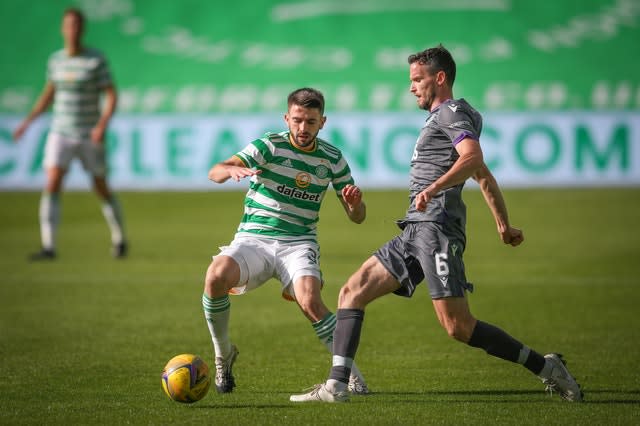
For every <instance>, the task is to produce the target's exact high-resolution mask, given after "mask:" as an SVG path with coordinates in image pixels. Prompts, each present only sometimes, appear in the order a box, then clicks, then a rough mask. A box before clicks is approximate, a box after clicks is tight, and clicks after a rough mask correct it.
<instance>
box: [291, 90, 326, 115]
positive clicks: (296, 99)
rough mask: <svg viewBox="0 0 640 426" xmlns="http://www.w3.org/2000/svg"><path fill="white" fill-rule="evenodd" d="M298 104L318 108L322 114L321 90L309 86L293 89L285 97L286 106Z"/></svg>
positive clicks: (322, 98) (322, 100)
mask: <svg viewBox="0 0 640 426" xmlns="http://www.w3.org/2000/svg"><path fill="white" fill-rule="evenodd" d="M292 105H298V106H301V107H304V108H316V109H319V110H320V115H322V114H324V96H323V95H322V92H320V91H319V90H316V89H312V88H310V87H303V88H301V89H297V90H294V91H293V92H291V93H290V94H289V97H288V98H287V106H288V107H289V108H291V106H292Z"/></svg>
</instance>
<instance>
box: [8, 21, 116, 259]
mask: <svg viewBox="0 0 640 426" xmlns="http://www.w3.org/2000/svg"><path fill="white" fill-rule="evenodd" d="M84 25H85V18H84V15H83V14H82V12H81V11H80V10H78V9H67V10H66V11H65V12H64V14H63V18H62V37H63V39H64V49H62V50H59V51H57V52H54V53H53V54H52V55H51V57H50V58H49V63H48V69H47V82H46V84H45V87H44V90H43V92H42V94H41V95H40V97H39V98H38V100H37V101H36V103H35V105H34V107H33V109H32V111H31V113H30V114H29V115H28V116H27V118H26V119H25V120H24V121H23V122H22V123H21V124H20V125H19V126H18V127H17V128H16V130H15V132H14V135H13V137H14V139H15V140H18V139H19V138H20V137H21V136H22V135H23V134H24V132H25V131H26V130H27V128H28V127H29V125H30V124H31V123H32V122H33V121H34V120H35V119H36V118H37V117H38V116H39V115H40V114H42V113H43V112H44V111H46V110H47V108H48V107H49V105H51V104H52V103H53V119H52V122H51V129H50V131H49V135H48V137H47V141H46V147H45V153H44V160H43V164H44V167H45V170H46V175H47V178H46V179H47V181H46V186H45V189H44V191H43V193H42V197H41V199H40V235H41V242H42V248H41V250H40V251H39V252H37V253H34V254H33V255H31V256H30V259H31V260H49V259H55V257H56V230H57V228H58V223H59V221H60V203H61V200H60V193H61V191H62V185H63V180H64V176H65V174H66V172H67V171H68V170H69V165H70V163H71V160H73V158H74V157H78V158H79V159H80V161H81V162H82V165H83V166H84V168H85V170H86V171H87V172H88V173H90V174H91V175H92V177H93V188H94V190H95V192H96V193H97V194H98V196H99V197H100V199H101V200H102V213H103V214H104V217H105V219H106V220H107V224H108V225H109V229H110V230H111V242H112V254H113V256H114V257H116V258H122V257H124V256H126V254H127V241H126V238H125V234H124V226H123V218H122V211H121V209H120V206H119V204H118V202H117V200H116V198H115V196H114V195H113V194H112V193H111V191H110V190H109V187H108V185H107V180H106V173H107V164H106V152H105V131H106V129H107V125H108V124H109V120H110V119H111V116H112V115H113V113H114V111H115V108H116V100H117V94H116V88H115V86H114V84H113V81H112V80H111V75H110V72H109V68H108V67H107V62H106V59H105V57H104V56H103V55H102V53H101V52H99V51H98V50H96V49H92V48H89V47H86V46H84V45H83V44H82V35H83V33H84ZM103 93H104V97H105V99H104V101H105V102H104V107H103V108H102V111H101V109H100V95H101V94H103Z"/></svg>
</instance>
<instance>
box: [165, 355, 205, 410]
mask: <svg viewBox="0 0 640 426" xmlns="http://www.w3.org/2000/svg"><path fill="white" fill-rule="evenodd" d="M210 385H211V376H209V366H208V365H207V364H206V363H205V362H204V361H203V360H202V358H200V357H199V356H197V355H193V354H181V355H176V356H174V357H173V358H171V359H170V360H169V362H168V363H167V365H165V367H164V370H162V389H164V392H165V393H166V394H167V395H168V396H169V398H171V399H172V400H174V401H177V402H184V403H192V402H196V401H199V400H201V399H202V398H204V396H205V395H206V394H207V392H209V386H210Z"/></svg>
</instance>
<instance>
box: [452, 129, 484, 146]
mask: <svg viewBox="0 0 640 426" xmlns="http://www.w3.org/2000/svg"><path fill="white" fill-rule="evenodd" d="M465 138H471V139H473V140H476V141H477V140H478V138H477V137H476V135H474V134H473V133H469V132H464V133H461V134H460V136H458V137H457V138H456V139H455V140H454V141H453V146H456V145H458V144H459V143H460V141H461V140H463V139H465Z"/></svg>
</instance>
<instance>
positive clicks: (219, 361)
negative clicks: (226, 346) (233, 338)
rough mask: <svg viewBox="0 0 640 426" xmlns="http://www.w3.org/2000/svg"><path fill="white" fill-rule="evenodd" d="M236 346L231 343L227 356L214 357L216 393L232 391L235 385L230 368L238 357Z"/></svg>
mask: <svg viewBox="0 0 640 426" xmlns="http://www.w3.org/2000/svg"><path fill="white" fill-rule="evenodd" d="M238 354H239V352H238V348H236V346H235V345H231V354H230V355H229V356H228V357H227V358H222V357H216V379H215V382H216V390H217V391H218V393H229V392H233V388H235V387H236V381H235V379H234V378H233V373H232V371H231V368H232V367H233V363H234V362H236V358H238Z"/></svg>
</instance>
